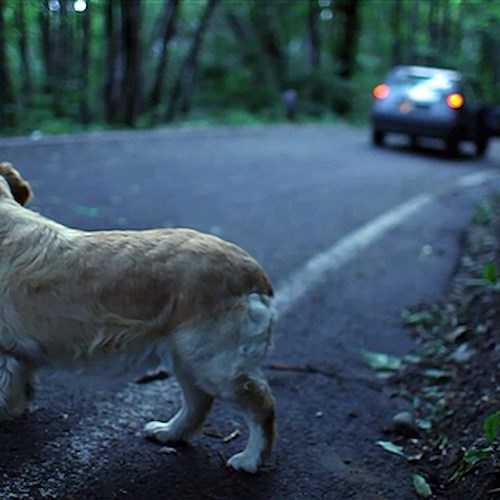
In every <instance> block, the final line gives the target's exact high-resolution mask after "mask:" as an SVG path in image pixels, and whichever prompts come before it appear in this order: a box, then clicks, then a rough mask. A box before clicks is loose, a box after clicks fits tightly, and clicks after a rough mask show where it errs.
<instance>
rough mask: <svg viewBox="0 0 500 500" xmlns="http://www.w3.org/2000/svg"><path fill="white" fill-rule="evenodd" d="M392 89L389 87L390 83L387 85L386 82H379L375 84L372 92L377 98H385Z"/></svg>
mask: <svg viewBox="0 0 500 500" xmlns="http://www.w3.org/2000/svg"><path fill="white" fill-rule="evenodd" d="M390 91H391V90H390V89H389V85H386V84H385V83H379V84H378V85H375V87H373V90H372V93H373V97H375V98H377V99H385V98H386V97H387V96H388V95H389V92H390Z"/></svg>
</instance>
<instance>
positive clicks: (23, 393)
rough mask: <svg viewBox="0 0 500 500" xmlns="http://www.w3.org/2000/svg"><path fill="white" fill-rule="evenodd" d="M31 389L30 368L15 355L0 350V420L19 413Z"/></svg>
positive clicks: (24, 407)
mask: <svg viewBox="0 0 500 500" xmlns="http://www.w3.org/2000/svg"><path fill="white" fill-rule="evenodd" d="M33 391H34V382H33V371H32V369H31V368H30V367H29V366H27V365H26V364H25V363H24V362H23V361H21V360H19V359H18V358H17V357H16V356H14V355H12V354H9V353H3V352H0V420H3V419H6V418H9V417H13V416H16V415H19V414H21V413H22V412H23V411H24V410H25V409H26V407H27V405H28V402H29V400H30V399H31V397H32V395H33Z"/></svg>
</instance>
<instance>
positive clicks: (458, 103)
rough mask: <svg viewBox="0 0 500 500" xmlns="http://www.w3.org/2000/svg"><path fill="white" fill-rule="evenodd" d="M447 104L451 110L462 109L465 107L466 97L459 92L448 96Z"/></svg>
mask: <svg viewBox="0 0 500 500" xmlns="http://www.w3.org/2000/svg"><path fill="white" fill-rule="evenodd" d="M446 104H448V106H449V107H450V108H451V109H460V108H461V107H462V106H463V105H464V96H463V95H462V94H459V93H458V92H454V93H453V94H448V95H447V96H446Z"/></svg>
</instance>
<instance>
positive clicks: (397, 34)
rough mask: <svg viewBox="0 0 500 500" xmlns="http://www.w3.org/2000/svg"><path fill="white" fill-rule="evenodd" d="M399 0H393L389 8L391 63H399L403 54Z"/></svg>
mask: <svg viewBox="0 0 500 500" xmlns="http://www.w3.org/2000/svg"><path fill="white" fill-rule="evenodd" d="M401 11H402V5H401V0H394V3H393V4H392V8H391V17H390V27H391V34H392V50H391V64H392V65H393V66H394V65H396V64H401V63H402V61H403V59H404V56H403V47H404V42H403V36H402V33H401V17H402V16H401V14H402V12H401Z"/></svg>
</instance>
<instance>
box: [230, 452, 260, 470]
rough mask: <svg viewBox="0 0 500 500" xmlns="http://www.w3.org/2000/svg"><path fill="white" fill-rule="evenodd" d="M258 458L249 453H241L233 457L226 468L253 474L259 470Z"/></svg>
mask: <svg viewBox="0 0 500 500" xmlns="http://www.w3.org/2000/svg"><path fill="white" fill-rule="evenodd" d="M259 462H260V460H259V458H258V457H256V456H255V455H252V454H251V453H248V452H246V451H242V452H240V453H236V455H233V456H232V457H231V458H230V459H229V460H228V461H227V466H228V467H230V468H231V469H234V470H237V471H241V472H248V473H250V474H255V473H256V472H257V469H258V468H259Z"/></svg>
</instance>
